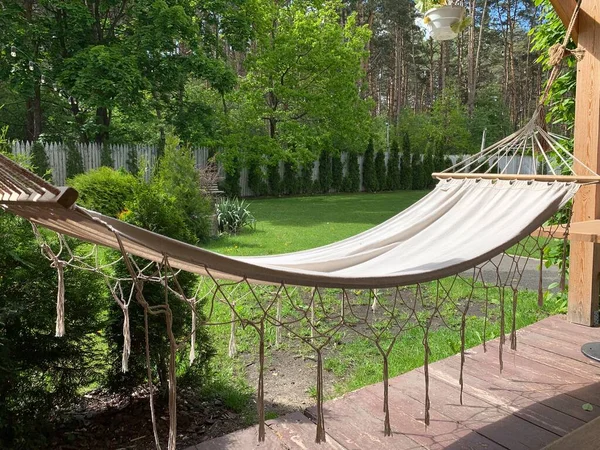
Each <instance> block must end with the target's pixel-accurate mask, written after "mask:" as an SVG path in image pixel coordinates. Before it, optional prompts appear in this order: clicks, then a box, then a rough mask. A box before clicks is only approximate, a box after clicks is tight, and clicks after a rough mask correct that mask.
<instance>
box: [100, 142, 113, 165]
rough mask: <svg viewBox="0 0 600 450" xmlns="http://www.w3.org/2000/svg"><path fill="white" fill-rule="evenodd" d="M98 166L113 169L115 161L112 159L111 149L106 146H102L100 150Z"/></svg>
mask: <svg viewBox="0 0 600 450" xmlns="http://www.w3.org/2000/svg"><path fill="white" fill-rule="evenodd" d="M100 165H101V166H103V167H109V168H111V169H114V167H115V161H114V160H113V157H112V149H111V148H110V146H109V145H108V144H104V145H103V146H102V150H101V151H100Z"/></svg>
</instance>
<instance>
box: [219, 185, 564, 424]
mask: <svg viewBox="0 0 600 450" xmlns="http://www.w3.org/2000/svg"><path fill="white" fill-rule="evenodd" d="M426 193H427V192H424V191H416V192H411V191H408V192H406V191H404V192H393V193H381V194H348V195H331V196H314V197H295V198H273V199H261V200H254V201H250V210H251V211H252V213H253V214H254V216H255V217H256V220H257V224H256V230H255V231H249V230H246V231H244V232H242V233H241V234H239V235H237V236H226V237H225V236H224V237H221V238H219V239H217V240H215V241H213V242H211V243H210V245H208V246H207V248H209V249H210V250H213V251H216V252H220V253H224V254H228V255H259V254H274V253H283V252H290V251H297V250H303V249H307V248H312V247H316V246H320V245H325V244H329V243H331V242H335V241H337V240H340V239H344V238H346V237H349V236H352V235H354V234H356V233H359V232H361V231H364V230H366V229H368V228H370V227H372V226H374V225H377V224H379V223H381V222H383V221H384V220H386V219H388V218H390V217H392V216H393V215H394V214H396V213H397V212H399V211H401V210H402V209H404V208H406V207H408V206H410V205H411V204H412V203H414V202H415V201H417V200H419V199H420V198H422V197H423V196H424V195H425V194H426ZM433 289H434V288H433V287H432V288H431V291H433ZM461 292H464V294H462V293H461ZM468 292H469V286H468V285H466V284H465V283H461V282H458V283H456V284H455V286H454V288H453V296H455V297H457V298H464V297H461V296H463V295H464V296H466V295H468ZM490 292H491V291H490ZM484 298H485V293H484V290H483V289H481V288H479V289H476V292H475V294H474V302H475V303H479V312H480V314H479V315H477V314H472V315H470V316H469V317H468V319H467V320H468V323H469V326H468V331H467V334H466V343H467V346H468V347H472V346H475V345H478V344H480V343H481V342H482V340H483V334H484V319H483V318H482V317H481V311H482V310H483V302H484V300H483V299H484ZM510 303H511V302H509V301H507V302H506V309H505V311H506V314H507V324H510V323H511V317H512V311H511V304H510ZM489 307H490V311H492V312H493V313H492V316H495V317H498V316H499V297H498V292H497V290H496V292H495V293H494V292H491V293H490V296H489ZM285 308H286V307H285V305H284V315H285V314H286V309H285ZM473 310H477V308H476V307H474V308H473ZM559 310H560V305H559V304H558V303H557V302H553V301H552V300H551V301H549V302H547V303H546V305H545V306H544V308H543V309H539V308H538V306H537V293H533V292H526V291H524V292H521V293H520V294H519V306H518V309H517V314H516V323H517V327H518V328H520V327H523V326H526V325H529V324H531V323H533V322H535V321H537V320H539V319H540V318H542V317H545V316H547V315H548V314H551V313H556V312H557V311H559ZM445 313H446V314H447V320H448V322H450V323H451V324H453V325H454V326H455V327H454V329H445V328H439V329H437V330H435V331H433V332H431V333H430V348H431V351H432V357H431V359H432V360H437V359H441V358H445V357H448V356H450V355H453V354H455V353H457V352H459V350H460V338H459V333H458V331H457V330H456V326H457V325H458V323H457V322H456V320H457V317H460V316H459V315H458V314H457V313H458V311H457V310H456V309H453V308H448V309H446V310H445ZM214 314H215V315H214V316H213V320H218V319H221V320H223V321H226V320H228V317H229V310H228V308H227V307H226V306H224V305H217V308H216V311H215V312H214ZM485 327H486V328H485V329H486V339H493V338H494V337H497V336H498V335H499V333H500V326H499V323H498V322H497V321H491V322H489V323H487V324H486V325H485ZM509 329H510V328H509V325H507V330H509ZM211 330H212V331H211V334H212V336H213V339H214V342H215V346H216V349H217V356H216V357H215V358H214V360H213V365H214V373H215V374H216V377H217V383H216V389H213V393H215V394H216V395H219V396H220V397H221V398H222V399H223V400H224V401H225V402H226V404H228V405H229V406H230V407H232V408H234V409H236V410H238V411H241V412H242V413H244V414H245V416H246V420H247V422H248V423H251V422H252V421H254V420H255V416H254V408H253V407H252V406H251V401H250V398H251V395H252V393H253V391H254V387H253V386H248V384H247V383H246V382H245V366H244V363H243V362H242V361H241V360H240V359H237V358H234V359H230V358H228V357H227V346H228V339H229V327H226V326H219V327H214V328H211ZM266 331H267V338H268V339H270V340H272V338H273V335H274V330H273V329H272V327H271V328H267V330H266ZM349 333H350V332H349ZM237 336H238V349H239V350H240V351H241V352H247V353H248V354H254V353H255V352H256V349H257V337H256V333H255V332H254V331H253V330H252V329H250V328H249V327H248V328H247V329H246V330H241V329H238V333H237ZM422 336H423V335H422V331H421V330H420V329H418V328H416V329H413V330H411V331H409V332H407V333H405V334H404V335H403V336H402V338H401V339H400V340H399V341H398V342H397V344H396V346H395V349H394V351H393V353H392V354H391V356H390V361H389V363H390V376H395V375H398V374H400V373H403V372H406V371H409V370H412V369H414V368H416V367H419V366H421V365H422V364H423V347H422V344H421V343H422ZM301 347H302V348H301ZM271 351H273V350H272V349H271V348H269V349H268V352H271ZM278 351H290V352H295V353H298V352H307V349H306V348H304V347H303V346H302V345H301V344H298V343H294V342H293V341H292V340H290V339H287V340H285V341H284V344H283V347H282V349H279V350H278ZM267 356H268V355H267ZM381 364H382V362H381V357H380V356H379V354H378V352H377V351H376V349H375V348H374V346H373V344H372V343H370V342H369V341H368V340H366V339H364V338H361V337H359V336H358V335H354V334H352V333H350V334H348V335H347V336H345V338H344V339H343V344H342V345H338V346H336V348H335V350H334V351H331V352H330V353H329V354H328V356H327V358H326V360H325V368H326V369H327V370H329V371H330V372H331V373H332V374H333V375H335V379H336V382H335V392H336V394H342V393H344V392H347V391H349V390H352V389H356V388H359V387H361V386H365V385H367V384H371V383H376V382H379V381H381V373H382V372H381ZM249 405H250V406H249Z"/></svg>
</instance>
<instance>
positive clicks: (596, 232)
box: [531, 220, 600, 244]
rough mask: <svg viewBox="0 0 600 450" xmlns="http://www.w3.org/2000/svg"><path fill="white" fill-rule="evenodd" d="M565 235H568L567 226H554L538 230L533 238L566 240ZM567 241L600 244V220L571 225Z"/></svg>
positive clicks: (533, 234) (532, 234)
mask: <svg viewBox="0 0 600 450" xmlns="http://www.w3.org/2000/svg"><path fill="white" fill-rule="evenodd" d="M565 234H567V227H566V225H552V226H549V227H541V228H538V229H537V230H535V231H534V232H533V233H531V236H534V237H552V238H556V239H564V237H565ZM567 239H568V240H570V241H578V242H593V243H595V244H600V220H588V221H585V222H573V223H571V225H570V226H569V228H568V234H567Z"/></svg>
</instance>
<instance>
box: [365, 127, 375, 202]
mask: <svg viewBox="0 0 600 450" xmlns="http://www.w3.org/2000/svg"><path fill="white" fill-rule="evenodd" d="M374 154H375V149H374V148H373V139H372V138H371V139H369V145H367V150H366V151H365V154H364V157H363V186H364V188H365V191H368V192H375V191H376V190H377V177H376V174H375V161H374V159H373V158H374Z"/></svg>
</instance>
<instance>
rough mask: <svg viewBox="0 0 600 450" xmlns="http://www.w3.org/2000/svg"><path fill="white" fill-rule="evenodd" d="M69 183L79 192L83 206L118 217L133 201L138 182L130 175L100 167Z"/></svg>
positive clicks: (79, 200) (80, 202)
mask: <svg viewBox="0 0 600 450" xmlns="http://www.w3.org/2000/svg"><path fill="white" fill-rule="evenodd" d="M68 183H69V185H70V186H72V187H73V188H75V189H76V190H77V191H78V192H79V199H78V203H79V204H80V205H81V206H83V207H85V208H88V209H92V210H94V211H97V212H99V213H101V214H104V215H107V216H112V217H117V216H118V215H119V214H121V212H122V211H124V210H125V206H126V205H127V204H128V203H129V202H131V201H132V200H133V196H134V192H135V189H136V184H137V183H138V180H137V178H136V177H134V176H133V175H131V174H129V173H126V172H123V171H117V170H114V169H109V168H108V167H100V168H99V169H94V170H90V171H89V172H87V173H82V174H79V175H77V176H76V177H74V178H72V179H71V180H68Z"/></svg>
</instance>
